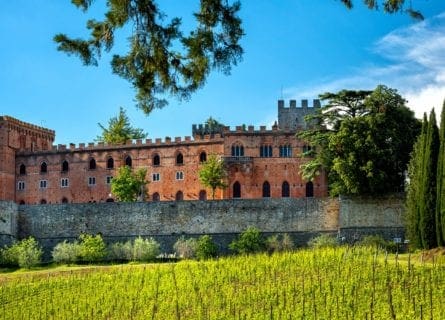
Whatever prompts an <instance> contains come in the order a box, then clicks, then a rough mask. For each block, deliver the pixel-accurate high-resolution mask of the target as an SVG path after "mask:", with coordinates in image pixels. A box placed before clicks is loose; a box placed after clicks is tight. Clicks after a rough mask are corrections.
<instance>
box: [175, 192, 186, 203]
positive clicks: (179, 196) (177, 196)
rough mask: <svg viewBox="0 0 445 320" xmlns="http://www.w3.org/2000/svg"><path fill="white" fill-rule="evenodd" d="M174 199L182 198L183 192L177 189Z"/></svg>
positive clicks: (179, 199)
mask: <svg viewBox="0 0 445 320" xmlns="http://www.w3.org/2000/svg"><path fill="white" fill-rule="evenodd" d="M175 198H176V201H181V200H184V193H182V191H178V192H176V197H175Z"/></svg>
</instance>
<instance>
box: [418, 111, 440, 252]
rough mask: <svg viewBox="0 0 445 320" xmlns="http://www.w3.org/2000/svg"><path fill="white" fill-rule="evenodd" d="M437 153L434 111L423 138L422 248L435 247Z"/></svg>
mask: <svg viewBox="0 0 445 320" xmlns="http://www.w3.org/2000/svg"><path fill="white" fill-rule="evenodd" d="M438 153H439V130H438V128H437V124H436V114H435V112H434V109H433V110H432V111H431V113H430V118H429V121H428V127H427V131H426V137H425V148H424V155H423V157H424V161H423V169H422V171H423V175H422V183H421V199H420V200H421V201H420V220H419V231H420V238H421V242H422V243H421V244H422V248H424V249H430V248H433V247H435V246H437V238H436V227H435V222H436V182H437V179H436V174H437V155H438Z"/></svg>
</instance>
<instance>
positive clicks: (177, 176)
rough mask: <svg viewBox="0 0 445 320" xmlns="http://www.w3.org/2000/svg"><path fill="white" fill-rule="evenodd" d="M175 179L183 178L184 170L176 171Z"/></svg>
mask: <svg viewBox="0 0 445 320" xmlns="http://www.w3.org/2000/svg"><path fill="white" fill-rule="evenodd" d="M176 180H184V172H182V171H177V172H176Z"/></svg>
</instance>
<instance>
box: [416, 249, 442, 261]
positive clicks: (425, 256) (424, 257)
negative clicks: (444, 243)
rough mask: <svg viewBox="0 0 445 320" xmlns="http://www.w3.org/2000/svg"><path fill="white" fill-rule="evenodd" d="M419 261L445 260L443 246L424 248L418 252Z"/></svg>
mask: <svg viewBox="0 0 445 320" xmlns="http://www.w3.org/2000/svg"><path fill="white" fill-rule="evenodd" d="M418 260H419V261H420V262H422V261H423V262H438V261H445V247H439V248H434V249H430V250H424V251H422V252H420V253H419V254H418Z"/></svg>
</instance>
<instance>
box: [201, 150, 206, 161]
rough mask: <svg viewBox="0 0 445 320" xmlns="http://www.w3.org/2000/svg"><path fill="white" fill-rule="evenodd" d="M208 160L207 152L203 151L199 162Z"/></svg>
mask: <svg viewBox="0 0 445 320" xmlns="http://www.w3.org/2000/svg"><path fill="white" fill-rule="evenodd" d="M206 161H207V153H205V151H203V152H201V153H200V154H199V162H206Z"/></svg>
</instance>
